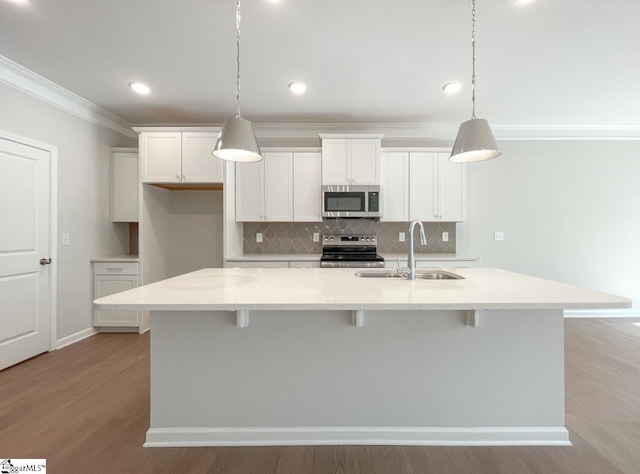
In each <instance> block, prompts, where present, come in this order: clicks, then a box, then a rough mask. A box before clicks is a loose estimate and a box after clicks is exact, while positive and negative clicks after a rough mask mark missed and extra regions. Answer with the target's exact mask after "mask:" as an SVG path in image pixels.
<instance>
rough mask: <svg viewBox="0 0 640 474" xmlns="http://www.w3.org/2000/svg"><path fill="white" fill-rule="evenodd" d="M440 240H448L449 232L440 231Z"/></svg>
mask: <svg viewBox="0 0 640 474" xmlns="http://www.w3.org/2000/svg"><path fill="white" fill-rule="evenodd" d="M442 241H443V242H449V232H443V233H442Z"/></svg>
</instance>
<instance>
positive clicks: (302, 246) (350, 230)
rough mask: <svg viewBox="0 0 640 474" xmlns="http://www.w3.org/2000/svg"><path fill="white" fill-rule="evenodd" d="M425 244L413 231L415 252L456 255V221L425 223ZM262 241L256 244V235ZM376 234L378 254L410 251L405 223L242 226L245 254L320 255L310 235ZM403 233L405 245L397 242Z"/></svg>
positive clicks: (338, 221) (365, 221) (318, 245)
mask: <svg viewBox="0 0 640 474" xmlns="http://www.w3.org/2000/svg"><path fill="white" fill-rule="evenodd" d="M424 230H425V233H426V234H427V245H425V246H421V245H419V243H420V237H419V235H418V232H419V231H418V230H416V231H415V236H414V239H415V242H416V244H415V252H416V253H455V252H456V224H455V222H427V223H425V224H424ZM258 232H261V233H262V239H263V240H262V242H261V243H258V242H256V233H258ZM314 232H318V233H319V234H320V238H322V234H376V237H377V240H378V252H379V253H404V252H407V251H408V250H409V223H408V222H376V221H373V220H370V219H328V220H325V221H323V222H246V223H245V224H244V253H245V254H247V253H260V254H264V253H290V254H301V253H322V242H314V241H313V233H314ZM400 232H404V233H405V236H406V241H405V242H400V241H399V240H398V234H399V233H400ZM442 232H448V233H449V241H448V242H443V241H442Z"/></svg>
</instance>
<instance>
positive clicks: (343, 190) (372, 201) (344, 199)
mask: <svg viewBox="0 0 640 474" xmlns="http://www.w3.org/2000/svg"><path fill="white" fill-rule="evenodd" d="M322 217H380V186H350V185H331V186H322Z"/></svg>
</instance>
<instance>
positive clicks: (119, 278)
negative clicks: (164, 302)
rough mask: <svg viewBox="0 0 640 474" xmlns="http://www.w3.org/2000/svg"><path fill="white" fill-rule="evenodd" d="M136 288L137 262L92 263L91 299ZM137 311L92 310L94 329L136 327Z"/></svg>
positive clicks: (138, 321) (138, 322)
mask: <svg viewBox="0 0 640 474" xmlns="http://www.w3.org/2000/svg"><path fill="white" fill-rule="evenodd" d="M137 287H138V263H137V262H113V261H103V262H94V263H93V299H97V298H102V297H103V296H109V295H113V294H115V293H120V292H122V291H126V290H131V289H132V288H137ZM139 313H140V312H139V311H135V310H126V311H101V310H97V309H94V311H93V325H94V326H95V327H122V328H128V327H137V326H139V324H140V318H139Z"/></svg>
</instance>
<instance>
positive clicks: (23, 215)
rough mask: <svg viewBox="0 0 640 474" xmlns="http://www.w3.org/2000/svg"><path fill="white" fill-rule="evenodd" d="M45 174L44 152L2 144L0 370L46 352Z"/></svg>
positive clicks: (0, 141) (46, 159) (1, 141)
mask: <svg viewBox="0 0 640 474" xmlns="http://www.w3.org/2000/svg"><path fill="white" fill-rule="evenodd" d="M49 173H50V153H49V152H48V151H44V150H40V149H38V148H34V147H31V146H27V145H24V144H21V143H16V142H13V141H10V140H5V139H3V138H0V370H1V369H4V368H5V367H9V366H10V365H13V364H17V363H18V362H21V361H23V360H25V359H28V358H30V357H33V356H35V355H37V354H40V353H42V352H45V351H47V350H49V341H50V337H49V336H50V332H49V327H50V324H51V321H50V318H51V307H50V305H51V301H50V299H51V295H50V289H49V285H50V277H51V275H50V271H51V270H50V269H51V266H50V265H47V264H44V265H41V263H40V260H41V259H45V262H46V259H48V258H49V252H50V246H49V225H50V222H49V212H50V210H49V200H50V196H49ZM43 263H44V262H43Z"/></svg>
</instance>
